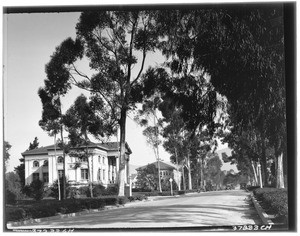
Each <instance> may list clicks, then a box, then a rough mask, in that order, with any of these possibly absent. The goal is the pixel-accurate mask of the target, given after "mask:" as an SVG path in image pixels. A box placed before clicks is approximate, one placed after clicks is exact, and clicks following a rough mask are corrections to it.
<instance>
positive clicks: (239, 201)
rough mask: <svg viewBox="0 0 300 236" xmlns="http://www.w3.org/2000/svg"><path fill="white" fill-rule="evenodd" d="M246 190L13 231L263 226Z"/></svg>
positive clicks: (156, 202)
mask: <svg viewBox="0 0 300 236" xmlns="http://www.w3.org/2000/svg"><path fill="white" fill-rule="evenodd" d="M248 196H249V193H247V192H245V191H243V190H232V191H217V192H206V193H199V194H198V193H196V194H190V195H185V196H179V197H165V198H162V197H161V198H154V199H150V201H146V202H135V203H128V204H126V205H125V207H119V208H116V209H111V210H105V211H100V212H95V213H90V214H87V215H81V216H76V217H71V218H64V219H53V220H51V221H45V222H40V223H35V224H31V225H25V226H18V227H12V228H11V229H45V228H47V229H49V228H55V229H59V228H63V229H69V228H72V229H73V228H75V229H76V228H80V229H84V228H86V229H91V228H93V229H105V228H112V229H117V228H129V229H132V228H152V227H154V228H165V227H167V228H169V227H203V226H204V227H207V226H212V227H213V226H233V225H250V224H251V225H253V224H261V223H262V222H261V221H260V219H259V216H258V215H257V213H256V211H255V209H254V207H253V206H251V205H250V201H249V200H248Z"/></svg>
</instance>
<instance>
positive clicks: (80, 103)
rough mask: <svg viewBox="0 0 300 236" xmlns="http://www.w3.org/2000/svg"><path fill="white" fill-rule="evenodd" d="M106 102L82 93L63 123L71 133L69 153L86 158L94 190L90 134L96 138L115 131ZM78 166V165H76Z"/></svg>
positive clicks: (90, 181)
mask: <svg viewBox="0 0 300 236" xmlns="http://www.w3.org/2000/svg"><path fill="white" fill-rule="evenodd" d="M106 115H107V114H106V111H105V108H104V104H103V103H101V102H99V101H98V100H97V98H95V97H92V98H91V100H90V101H88V99H87V98H86V97H85V96H84V95H83V94H81V95H80V96H78V97H77V98H76V100H75V102H74V104H73V105H72V106H71V107H70V108H69V109H68V110H67V111H66V113H65V115H64V116H63V124H64V125H65V128H66V130H67V131H68V133H69V140H70V141H69V146H70V149H72V150H70V151H69V155H70V156H73V157H77V158H78V159H79V160H80V161H82V160H84V159H86V160H87V166H88V180H89V187H90V192H91V197H93V194H92V193H93V191H92V173H91V172H92V170H91V160H90V157H91V156H92V155H93V154H92V153H90V152H89V149H88V146H89V145H90V144H91V141H90V138H89V135H92V136H93V137H94V138H96V139H101V137H104V136H110V135H111V134H113V133H114V132H115V130H113V129H112V127H113V125H112V124H111V123H110V122H113V121H111V120H110V119H105V118H106ZM75 166H78V165H75Z"/></svg>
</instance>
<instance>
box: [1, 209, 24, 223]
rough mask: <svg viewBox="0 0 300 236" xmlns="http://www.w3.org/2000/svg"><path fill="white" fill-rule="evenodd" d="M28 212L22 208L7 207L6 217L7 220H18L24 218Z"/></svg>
mask: <svg viewBox="0 0 300 236" xmlns="http://www.w3.org/2000/svg"><path fill="white" fill-rule="evenodd" d="M25 215H26V212H25V210H24V209H22V208H9V207H7V208H6V211H5V217H6V221H18V220H22V219H24V218H25V217H24V216H25Z"/></svg>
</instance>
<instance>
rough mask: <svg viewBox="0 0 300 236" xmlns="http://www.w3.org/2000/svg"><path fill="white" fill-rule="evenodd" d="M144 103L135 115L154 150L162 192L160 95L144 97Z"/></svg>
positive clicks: (159, 186)
mask: <svg viewBox="0 0 300 236" xmlns="http://www.w3.org/2000/svg"><path fill="white" fill-rule="evenodd" d="M142 103H143V105H142V108H141V109H139V110H138V113H137V115H136V116H135V121H136V122H138V123H139V124H140V125H141V126H142V127H145V128H144V130H143V135H144V136H145V137H146V141H147V143H148V144H149V145H150V147H151V148H152V149H153V151H154V155H155V158H156V161H157V168H158V172H157V175H158V178H157V179H158V189H159V191H160V192H162V187H161V176H160V157H159V146H160V145H161V143H162V141H161V140H160V138H159V135H160V130H161V128H162V124H161V118H159V116H158V106H159V104H160V103H161V98H160V95H159V94H158V93H156V94H154V95H153V96H152V97H151V98H148V99H143V102H142Z"/></svg>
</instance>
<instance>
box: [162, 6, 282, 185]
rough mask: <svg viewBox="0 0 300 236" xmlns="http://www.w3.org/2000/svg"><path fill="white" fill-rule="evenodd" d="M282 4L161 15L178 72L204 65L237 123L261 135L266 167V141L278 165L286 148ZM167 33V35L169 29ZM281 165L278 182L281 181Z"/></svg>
mask: <svg viewBox="0 0 300 236" xmlns="http://www.w3.org/2000/svg"><path fill="white" fill-rule="evenodd" d="M282 16H283V7H282V4H273V5H272V6H269V5H241V6H235V7H227V6H224V7H221V8H216V7H212V8H205V9H204V8H203V9H196V10H190V11H180V10H174V11H172V12H170V13H169V14H166V13H163V12H162V14H161V15H160V17H161V18H163V20H160V22H163V24H161V26H160V27H161V32H162V35H163V36H165V38H164V39H165V41H164V42H162V47H163V53H164V54H165V55H167V56H169V57H170V56H172V57H175V58H176V59H177V61H178V62H177V63H176V65H178V66H177V68H178V69H179V70H180V71H184V70H186V69H185V68H186V66H184V65H186V62H187V61H189V62H190V64H191V66H190V67H191V68H193V69H202V70H204V71H206V72H207V73H209V74H210V76H211V83H212V84H213V86H214V87H215V89H216V90H217V91H218V92H219V93H221V94H222V95H225V96H226V97H227V99H228V102H229V103H230V104H231V106H232V109H231V112H232V113H231V114H235V116H236V117H235V119H234V121H233V122H234V125H236V126H240V127H241V128H243V129H244V130H245V131H248V130H251V129H252V128H257V130H258V131H259V133H260V135H259V136H260V139H261V145H262V149H263V152H262V153H261V157H262V164H263V166H264V167H263V168H264V169H265V168H266V167H265V166H266V165H265V162H266V160H265V150H264V146H265V142H266V139H267V140H268V141H269V142H270V145H272V146H273V147H274V148H275V150H276V156H277V158H276V160H277V163H281V159H282V157H283V156H285V155H284V153H285V150H286V119H285V77H284V51H283V50H284V38H283V21H282V19H283V18H282ZM166 32H167V33H166ZM280 168H282V165H278V180H279V181H278V185H277V187H284V183H283V181H282V171H281V170H280Z"/></svg>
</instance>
